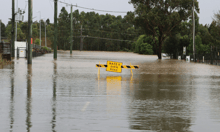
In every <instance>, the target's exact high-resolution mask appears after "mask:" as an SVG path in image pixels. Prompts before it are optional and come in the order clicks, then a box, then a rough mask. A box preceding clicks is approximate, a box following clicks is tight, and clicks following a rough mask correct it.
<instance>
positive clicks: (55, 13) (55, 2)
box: [53, 0, 57, 59]
mask: <svg viewBox="0 0 220 132" xmlns="http://www.w3.org/2000/svg"><path fill="white" fill-rule="evenodd" d="M53 43H54V44H53V51H54V53H53V58H54V59H57V0H54V42H53Z"/></svg>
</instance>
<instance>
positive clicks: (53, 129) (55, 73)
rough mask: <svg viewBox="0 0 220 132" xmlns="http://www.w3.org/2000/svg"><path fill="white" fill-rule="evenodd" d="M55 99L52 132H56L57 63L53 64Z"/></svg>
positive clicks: (53, 99)
mask: <svg viewBox="0 0 220 132" xmlns="http://www.w3.org/2000/svg"><path fill="white" fill-rule="evenodd" d="M53 63H54V66H53V98H52V121H51V124H52V131H53V132H56V130H55V127H56V88H57V62H56V60H55V61H54V62H53Z"/></svg>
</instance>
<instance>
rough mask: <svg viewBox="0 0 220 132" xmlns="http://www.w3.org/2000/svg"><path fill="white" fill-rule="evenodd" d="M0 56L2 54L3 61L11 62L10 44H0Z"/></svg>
mask: <svg viewBox="0 0 220 132" xmlns="http://www.w3.org/2000/svg"><path fill="white" fill-rule="evenodd" d="M0 54H2V58H3V59H7V60H11V44H10V43H5V42H1V43H0Z"/></svg>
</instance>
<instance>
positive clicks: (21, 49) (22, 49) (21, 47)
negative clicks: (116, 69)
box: [15, 41, 27, 58]
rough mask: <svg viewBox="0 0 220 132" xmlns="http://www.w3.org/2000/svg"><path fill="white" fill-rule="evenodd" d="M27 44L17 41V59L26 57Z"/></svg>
mask: <svg viewBox="0 0 220 132" xmlns="http://www.w3.org/2000/svg"><path fill="white" fill-rule="evenodd" d="M26 49H27V42H18V41H15V57H19V58H20V57H26Z"/></svg>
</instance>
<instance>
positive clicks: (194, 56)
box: [193, 0, 196, 62]
mask: <svg viewBox="0 0 220 132" xmlns="http://www.w3.org/2000/svg"><path fill="white" fill-rule="evenodd" d="M194 10H195V4H194V0H193V60H194V62H196V53H195V14H194Z"/></svg>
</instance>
